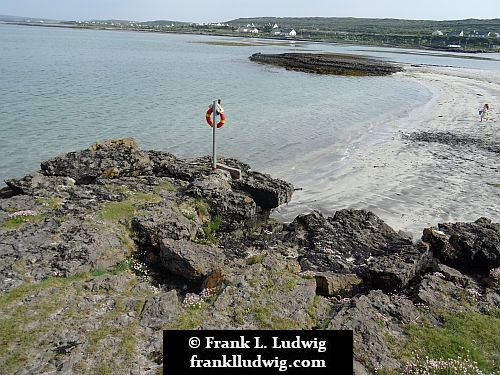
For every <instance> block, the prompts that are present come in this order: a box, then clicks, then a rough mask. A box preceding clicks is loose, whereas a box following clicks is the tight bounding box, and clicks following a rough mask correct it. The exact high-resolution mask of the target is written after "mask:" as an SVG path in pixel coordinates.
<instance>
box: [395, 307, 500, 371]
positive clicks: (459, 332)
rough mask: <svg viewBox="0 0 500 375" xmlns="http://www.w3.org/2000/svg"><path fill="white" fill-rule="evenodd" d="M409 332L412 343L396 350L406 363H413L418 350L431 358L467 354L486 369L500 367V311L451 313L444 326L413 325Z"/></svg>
mask: <svg viewBox="0 0 500 375" xmlns="http://www.w3.org/2000/svg"><path fill="white" fill-rule="evenodd" d="M406 335H407V337H408V343H407V344H406V346H405V347H404V348H403V350H401V348H400V347H396V348H395V349H394V353H395V354H396V355H397V356H399V357H400V358H401V359H402V360H403V361H404V362H412V361H413V360H414V353H415V352H416V353H419V354H420V357H422V358H424V357H425V356H428V357H429V358H431V359H456V358H458V357H460V358H465V357H467V358H469V359H470V360H472V361H475V362H477V366H478V367H479V368H480V369H481V370H482V371H484V372H492V371H494V370H496V371H498V370H499V369H500V351H499V350H498V348H500V310H495V311H492V312H491V313H490V314H487V315H482V314H479V313H475V312H467V313H459V314H453V315H452V314H448V315H446V316H445V317H444V325H443V326H442V327H432V326H427V325H418V324H410V325H408V326H407V328H406ZM389 344H391V343H389ZM390 346H392V347H393V348H394V346H393V345H390Z"/></svg>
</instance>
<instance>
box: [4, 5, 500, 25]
mask: <svg viewBox="0 0 500 375" xmlns="http://www.w3.org/2000/svg"><path fill="white" fill-rule="evenodd" d="M0 15H10V16H23V17H33V18H48V19H58V20H88V19H123V20H134V21H153V20H170V21H185V22H221V21H230V20H233V19H236V18H242V17H264V16H269V17H362V18H404V19H431V20H451V19H466V18H481V19H485V18H500V0H481V1H466V0H302V1H297V0H288V1H286V0H243V1H241V0H208V1H207V0H180V1H175V2H174V1H172V0H0Z"/></svg>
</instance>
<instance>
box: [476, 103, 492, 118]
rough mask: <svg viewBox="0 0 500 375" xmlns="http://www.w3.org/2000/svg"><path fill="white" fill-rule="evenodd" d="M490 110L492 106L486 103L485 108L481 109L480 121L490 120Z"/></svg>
mask: <svg viewBox="0 0 500 375" xmlns="http://www.w3.org/2000/svg"><path fill="white" fill-rule="evenodd" d="M489 110H490V106H489V105H488V104H485V105H484V106H483V108H481V109H480V110H479V121H481V122H482V121H483V120H484V121H487V120H488V112H489Z"/></svg>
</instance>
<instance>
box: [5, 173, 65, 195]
mask: <svg viewBox="0 0 500 375" xmlns="http://www.w3.org/2000/svg"><path fill="white" fill-rule="evenodd" d="M5 183H6V184H7V186H9V187H10V189H12V191H13V192H14V193H15V194H28V195H36V196H38V197H47V196H53V195H58V193H62V192H64V191H66V190H68V188H70V187H72V186H73V185H74V184H75V180H74V179H72V178H71V177H65V176H44V175H43V174H41V173H38V172H34V173H31V174H29V175H27V176H25V177H23V178H22V179H19V180H16V179H9V180H5Z"/></svg>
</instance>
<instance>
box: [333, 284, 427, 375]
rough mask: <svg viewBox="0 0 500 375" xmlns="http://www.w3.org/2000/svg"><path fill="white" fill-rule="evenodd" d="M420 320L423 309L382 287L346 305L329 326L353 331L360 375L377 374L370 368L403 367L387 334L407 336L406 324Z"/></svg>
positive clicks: (356, 360) (355, 357)
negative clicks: (388, 342) (395, 297)
mask: <svg viewBox="0 0 500 375" xmlns="http://www.w3.org/2000/svg"><path fill="white" fill-rule="evenodd" d="M418 319H419V312H418V310H417V308H416V307H415V306H414V305H413V303H412V302H411V301H410V300H408V299H397V300H394V299H391V298H390V297H389V296H388V295H386V294H384V293H382V292H381V291H379V290H373V291H371V292H370V293H369V294H368V295H366V296H360V297H357V298H355V299H353V300H352V301H351V303H350V305H348V306H345V307H343V308H342V309H341V310H340V311H339V313H338V314H337V315H336V316H334V318H333V319H332V321H331V323H330V325H329V326H328V329H352V330H353V333H354V364H355V366H354V367H355V369H356V368H357V370H356V373H357V374H364V373H366V372H368V373H373V372H372V371H369V370H372V369H374V368H384V369H386V370H387V369H393V370H397V369H399V367H400V363H399V361H397V360H396V359H395V358H394V356H393V354H392V352H391V351H390V349H389V347H388V345H387V342H386V337H387V336H392V337H393V338H395V339H396V340H399V339H400V338H402V336H403V332H404V325H403V324H408V323H412V322H416V321H417V320H418ZM360 365H362V366H363V367H364V368H365V369H363V368H361V367H360ZM365 370H366V371H365Z"/></svg>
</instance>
